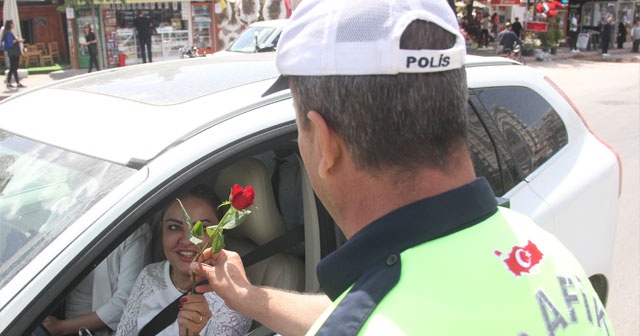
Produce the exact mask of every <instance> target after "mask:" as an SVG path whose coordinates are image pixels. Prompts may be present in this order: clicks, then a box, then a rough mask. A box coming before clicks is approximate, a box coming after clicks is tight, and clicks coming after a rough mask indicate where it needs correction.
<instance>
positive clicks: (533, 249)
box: [494, 240, 544, 277]
mask: <svg viewBox="0 0 640 336" xmlns="http://www.w3.org/2000/svg"><path fill="white" fill-rule="evenodd" d="M494 254H495V255H496V256H497V257H499V258H501V257H502V254H503V253H502V252H500V251H498V250H496V251H494ZM543 256H544V254H543V253H542V252H540V250H539V249H538V247H537V246H536V244H534V243H532V242H531V241H530V240H529V241H528V242H527V245H525V246H517V245H516V246H514V247H512V248H511V252H509V254H508V255H507V257H506V258H505V259H503V261H504V263H505V264H506V265H507V269H508V270H509V271H510V272H511V273H513V274H514V275H515V276H516V277H519V276H521V275H522V274H523V273H531V269H532V268H533V267H534V266H536V265H538V264H539V263H540V261H542V257H543Z"/></svg>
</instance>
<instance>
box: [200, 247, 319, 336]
mask: <svg viewBox="0 0 640 336" xmlns="http://www.w3.org/2000/svg"><path fill="white" fill-rule="evenodd" d="M190 267H191V272H192V273H194V274H195V275H196V281H202V280H204V279H206V280H208V281H209V284H208V285H202V286H198V287H196V292H198V293H202V292H206V291H215V292H216V293H217V294H218V295H219V296H220V297H222V299H223V300H224V302H225V304H226V305H227V306H228V307H229V308H231V309H233V310H235V311H237V312H239V313H241V314H243V315H245V316H247V317H249V318H252V319H254V320H256V321H258V322H260V323H262V324H263V325H265V326H266V327H267V328H269V329H271V330H273V331H275V332H277V333H279V334H282V335H303V334H305V333H306V332H307V330H309V328H310V327H311V325H312V324H313V322H314V321H315V320H316V319H317V318H318V316H320V314H321V313H322V312H323V311H324V310H325V309H326V308H327V307H329V305H330V304H331V300H329V298H328V297H327V296H326V295H324V294H304V293H297V292H291V291H287V290H284V289H276V288H268V287H260V286H254V285H252V284H251V283H250V282H249V280H248V279H247V275H246V274H245V271H244V267H243V265H242V260H241V259H240V256H239V255H238V254H237V253H235V252H232V251H227V250H221V251H220V252H219V253H217V254H215V255H212V254H211V249H207V250H206V251H205V252H204V253H203V254H202V257H201V259H200V262H193V263H191V266H190Z"/></svg>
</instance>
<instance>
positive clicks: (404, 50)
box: [191, 0, 613, 335]
mask: <svg viewBox="0 0 640 336" xmlns="http://www.w3.org/2000/svg"><path fill="white" fill-rule="evenodd" d="M465 54H466V50H465V43H464V38H463V37H462V36H461V34H460V31H459V27H458V24H457V21H456V17H455V15H454V13H453V11H452V10H451V8H450V7H449V6H448V4H447V2H446V1H444V0H418V1H411V2H408V1H400V0H351V1H339V0H336V1H327V0H305V1H303V2H301V3H300V5H299V7H298V8H297V9H296V11H294V13H293V15H292V17H291V19H290V22H289V23H288V26H287V27H286V28H285V30H284V32H283V34H282V36H281V39H280V43H279V46H278V50H277V56H276V64H277V66H278V69H279V71H280V72H281V73H282V74H283V75H285V76H286V77H281V78H280V79H279V80H278V81H277V82H276V83H275V84H274V86H273V87H272V88H271V89H270V90H269V91H268V92H267V94H268V93H271V92H273V91H274V90H277V89H280V88H282V87H285V86H290V88H291V94H292V97H293V102H294V106H295V109H296V111H297V114H296V122H297V126H298V131H299V133H298V146H299V149H300V154H301V156H302V159H303V161H304V165H305V168H306V170H307V173H308V174H309V179H310V181H311V183H312V185H313V188H314V190H315V192H316V194H317V196H318V197H319V198H320V200H321V201H322V203H323V204H324V205H325V207H326V208H327V210H328V211H329V213H330V214H331V216H332V217H333V219H334V220H335V222H336V223H337V225H338V226H339V227H340V228H341V229H342V231H343V233H344V234H345V236H346V237H347V238H348V241H347V242H346V243H345V244H344V245H343V246H341V247H340V248H339V249H338V250H337V251H336V252H334V253H332V254H330V255H329V256H327V257H325V258H324V259H323V260H322V261H321V262H320V264H319V265H318V268H317V273H318V279H319V282H320V286H321V289H322V291H323V294H298V293H291V292H285V291H281V290H277V289H270V288H264V287H259V286H254V285H252V284H250V283H249V281H247V279H246V276H245V274H244V271H243V268H242V264H241V262H240V261H239V257H238V255H237V254H235V253H233V252H229V251H224V250H223V251H222V252H221V253H218V254H216V255H213V256H212V255H210V253H208V254H206V255H205V259H204V260H203V261H204V262H205V263H193V264H192V265H191V267H192V268H191V269H192V271H194V272H195V273H197V274H199V275H200V276H203V277H206V278H207V279H208V280H209V282H210V284H209V286H208V287H207V286H202V287H201V288H200V289H201V290H204V289H206V290H211V289H213V290H215V291H216V292H217V293H218V294H219V295H220V296H222V297H223V298H224V300H225V302H226V304H227V305H228V306H229V307H231V308H232V309H235V310H238V311H240V312H242V313H243V314H245V315H247V316H250V317H252V318H253V319H255V320H257V321H258V322H260V323H263V324H265V325H266V326H267V327H269V328H271V329H272V330H274V331H277V332H279V333H281V334H286V335H301V334H304V333H308V334H319V335H355V334H367V335H470V334H471V335H555V334H560V332H561V331H562V332H564V334H571V335H585V334H605V335H606V334H612V333H613V330H612V328H611V325H610V322H609V320H608V317H607V315H606V313H605V311H604V308H603V306H602V303H601V302H600V300H599V298H598V296H597V295H596V293H595V291H594V290H593V288H592V286H591V285H590V283H589V280H588V278H587V276H586V275H585V272H584V270H583V269H582V267H581V266H580V265H579V264H578V262H577V261H576V260H575V258H574V257H573V256H572V255H571V254H570V253H569V252H568V251H567V250H566V249H565V248H564V247H563V246H562V245H561V244H560V243H559V242H558V241H557V239H556V238H554V237H553V236H551V235H550V234H548V233H546V232H544V231H543V230H541V229H540V228H539V227H538V226H537V225H535V224H534V223H533V222H532V221H531V220H530V219H529V218H527V217H525V216H523V215H520V214H518V213H515V212H514V211H510V210H509V209H505V208H501V207H498V206H497V203H496V200H495V197H494V195H493V192H492V190H491V188H490V186H489V184H488V183H487V181H486V180H485V179H484V178H476V176H475V173H474V169H473V164H472V161H471V158H470V154H469V150H468V148H467V140H466V136H467V124H466V113H467V112H466V108H467V86H466V85H467V83H466V77H465V76H466V75H465V70H464V68H463V65H464V58H465ZM327 297H328V298H329V299H330V300H331V301H332V302H331V303H330V302H329V300H328V299H327ZM325 308H326V309H325Z"/></svg>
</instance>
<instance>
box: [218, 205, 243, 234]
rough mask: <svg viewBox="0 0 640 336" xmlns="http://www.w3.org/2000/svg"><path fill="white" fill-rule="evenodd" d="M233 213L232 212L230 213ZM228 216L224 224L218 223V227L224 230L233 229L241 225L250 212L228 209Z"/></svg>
mask: <svg viewBox="0 0 640 336" xmlns="http://www.w3.org/2000/svg"><path fill="white" fill-rule="evenodd" d="M231 211H233V212H231ZM229 212H230V213H229V214H228V215H227V216H226V218H225V220H224V223H220V224H218V225H222V227H223V228H224V229H225V230H229V229H233V228H235V227H237V226H238V225H240V224H242V222H244V220H245V219H247V216H248V215H249V214H250V213H251V210H246V209H245V210H236V209H233V208H232V209H229Z"/></svg>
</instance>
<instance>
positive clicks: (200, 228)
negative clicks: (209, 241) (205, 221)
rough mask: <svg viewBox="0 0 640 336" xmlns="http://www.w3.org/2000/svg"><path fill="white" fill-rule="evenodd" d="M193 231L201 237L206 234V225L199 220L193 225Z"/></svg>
mask: <svg viewBox="0 0 640 336" xmlns="http://www.w3.org/2000/svg"><path fill="white" fill-rule="evenodd" d="M191 233H193V235H194V236H196V237H199V238H202V236H204V227H203V226H202V222H201V221H197V222H196V223H195V224H194V225H193V228H192V229H191Z"/></svg>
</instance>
